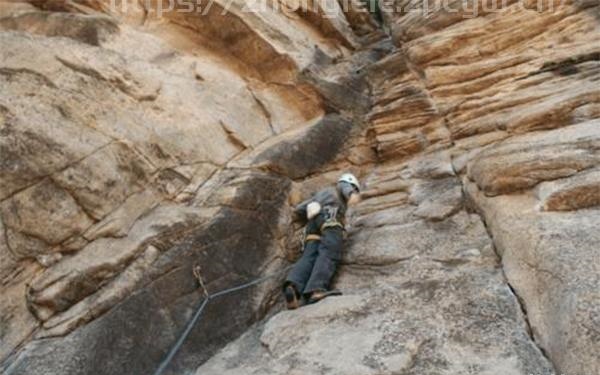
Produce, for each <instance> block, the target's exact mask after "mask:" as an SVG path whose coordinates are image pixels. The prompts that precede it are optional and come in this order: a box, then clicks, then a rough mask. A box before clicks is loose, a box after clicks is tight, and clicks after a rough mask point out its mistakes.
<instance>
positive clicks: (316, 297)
mask: <svg viewBox="0 0 600 375" xmlns="http://www.w3.org/2000/svg"><path fill="white" fill-rule="evenodd" d="M341 295H342V292H341V291H339V290H337V289H334V290H317V291H314V292H312V293H311V294H310V297H308V301H307V303H308V304H309V305H310V304H312V303H317V302H319V301H320V300H322V299H324V298H327V297H329V296H341Z"/></svg>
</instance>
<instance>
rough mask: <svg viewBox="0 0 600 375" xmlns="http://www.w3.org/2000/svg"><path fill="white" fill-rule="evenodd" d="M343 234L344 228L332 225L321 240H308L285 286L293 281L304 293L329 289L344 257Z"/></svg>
mask: <svg viewBox="0 0 600 375" xmlns="http://www.w3.org/2000/svg"><path fill="white" fill-rule="evenodd" d="M343 234H344V232H343V230H342V228H339V227H331V228H326V229H324V230H323V232H322V233H321V240H320V241H307V242H306V244H305V245H304V253H303V254H302V257H301V258H300V259H299V260H298V262H296V264H295V265H294V267H293V268H292V271H291V272H290V274H289V275H288V277H287V279H286V283H285V284H284V286H285V285H288V284H289V283H292V284H294V286H295V287H296V289H297V290H298V291H299V292H300V293H301V294H304V295H307V294H309V293H311V292H314V291H316V290H329V283H330V282H331V279H332V278H333V275H334V274H335V271H336V269H337V266H338V263H339V262H340V260H341V258H342V243H343Z"/></svg>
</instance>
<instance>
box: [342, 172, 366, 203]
mask: <svg viewBox="0 0 600 375" xmlns="http://www.w3.org/2000/svg"><path fill="white" fill-rule="evenodd" d="M337 188H338V191H339V192H340V194H341V195H342V196H343V197H344V199H345V200H346V202H347V203H348V204H353V203H356V202H357V201H358V200H359V199H360V185H359V183H358V179H357V178H356V177H355V176H354V175H353V174H352V173H344V174H343V175H342V176H341V177H340V178H339V179H338V182H337Z"/></svg>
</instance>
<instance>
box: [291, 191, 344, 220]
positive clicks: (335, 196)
mask: <svg viewBox="0 0 600 375" xmlns="http://www.w3.org/2000/svg"><path fill="white" fill-rule="evenodd" d="M340 190H341V187H340V186H339V184H338V187H328V188H325V189H323V190H321V191H319V192H317V193H316V194H314V195H313V196H312V197H311V198H310V199H307V200H305V201H304V202H302V203H300V204H299V205H297V206H296V208H295V210H294V211H295V212H296V214H297V215H298V216H300V217H301V218H302V219H303V220H306V206H308V204H309V203H310V202H319V204H320V205H321V213H324V212H325V211H327V209H328V208H334V209H336V211H337V213H336V215H335V218H336V220H338V221H339V222H341V223H343V222H344V216H345V215H346V208H347V205H346V199H345V198H344V197H343V196H342V193H340Z"/></svg>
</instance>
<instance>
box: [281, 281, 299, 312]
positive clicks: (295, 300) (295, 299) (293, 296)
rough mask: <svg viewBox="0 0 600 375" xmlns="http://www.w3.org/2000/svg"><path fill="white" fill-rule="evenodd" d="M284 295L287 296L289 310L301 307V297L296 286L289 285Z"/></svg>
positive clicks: (284, 290)
mask: <svg viewBox="0 0 600 375" xmlns="http://www.w3.org/2000/svg"><path fill="white" fill-rule="evenodd" d="M283 295H284V296H285V303H286V305H287V308H288V310H294V309H297V308H298V307H300V295H299V294H298V291H296V288H295V287H294V285H292V284H289V285H287V286H286V287H285V288H284V289H283Z"/></svg>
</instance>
